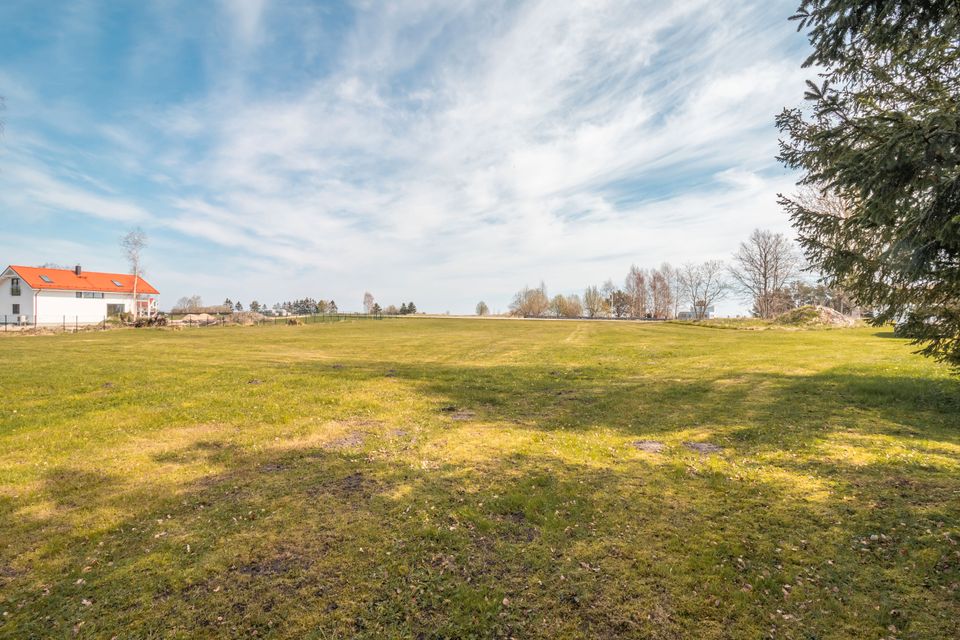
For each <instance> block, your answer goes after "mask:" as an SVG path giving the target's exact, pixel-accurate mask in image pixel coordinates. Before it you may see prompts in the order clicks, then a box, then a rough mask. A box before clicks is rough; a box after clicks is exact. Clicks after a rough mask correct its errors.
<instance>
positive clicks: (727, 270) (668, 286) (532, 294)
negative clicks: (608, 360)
mask: <svg viewBox="0 0 960 640" xmlns="http://www.w3.org/2000/svg"><path fill="white" fill-rule="evenodd" d="M803 268H804V263H803V260H802V258H801V256H800V254H799V252H798V251H797V249H796V247H795V246H794V244H793V242H791V241H790V240H789V239H788V238H787V237H786V236H784V235H783V234H778V233H773V232H771V231H765V230H761V229H757V230H755V231H753V233H751V234H750V237H749V238H748V239H747V240H746V241H744V242H742V243H740V246H739V248H738V249H737V251H736V252H735V253H734V254H733V257H732V260H731V262H730V264H727V263H725V262H724V261H722V260H707V261H705V262H699V263H695V262H688V263H686V264H683V265H681V266H679V267H674V266H672V265H671V264H670V263H666V262H665V263H663V264H662V265H660V266H659V267H655V268H650V269H646V268H642V267H638V266H637V265H631V266H630V269H629V270H628V272H627V275H626V277H625V278H624V280H623V286H622V287H621V286H617V285H616V284H615V283H614V281H613V280H607V281H606V282H604V283H603V284H602V285H600V286H597V285H590V286H588V287H586V289H584V291H583V295H582V297H581V296H580V295H578V294H575V293H574V294H569V295H564V294H557V295H554V296H553V297H552V298H551V297H550V296H549V295H548V293H547V286H546V284H545V283H543V282H541V283H540V286H538V287H535V288H530V287H524V288H523V289H521V290H520V291H518V292H517V293H516V294H515V295H514V297H513V301H512V302H511V303H510V314H511V315H513V316H518V317H523V318H545V317H553V318H583V317H586V318H633V319H645V320H669V319H672V318H677V317H686V318H690V319H694V320H702V319H704V318H705V317H707V315H708V314H709V313H710V312H711V310H712V308H713V306H714V305H715V304H716V303H717V302H719V301H721V300H723V299H724V298H726V297H727V296H728V295H730V294H731V293H732V294H735V295H738V296H739V297H740V298H741V299H743V300H744V301H746V302H749V303H751V305H752V307H751V312H752V314H753V315H754V316H756V317H759V318H773V317H775V316H777V315H779V314H781V313H784V312H786V311H789V310H790V309H793V308H796V307H799V306H803V305H820V306H825V307H830V308H833V309H836V310H837V311H839V312H841V313H850V312H851V311H853V310H854V309H856V308H857V307H858V305H857V303H856V301H855V300H853V299H852V297H851V296H850V295H849V294H848V293H845V292H844V291H843V290H842V289H841V288H840V287H837V286H836V285H833V286H828V285H826V284H823V283H819V282H818V283H811V282H808V281H805V280H804V279H803V278H802V277H801V275H802V272H803ZM488 313H489V308H488V307H487V305H486V303H484V302H480V303H478V304H477V315H480V316H482V315H487V314H488Z"/></svg>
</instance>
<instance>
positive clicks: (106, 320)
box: [0, 313, 392, 333]
mask: <svg viewBox="0 0 960 640" xmlns="http://www.w3.org/2000/svg"><path fill="white" fill-rule="evenodd" d="M385 317H392V316H385V315H383V314H372V313H315V314H301V315H286V316H263V315H260V314H250V313H233V314H229V313H224V314H163V315H160V316H155V317H153V318H141V319H140V320H139V321H137V322H126V321H123V320H122V319H120V318H119V317H116V316H104V317H103V318H101V319H92V318H90V317H89V316H76V315H75V316H66V315H65V316H59V317H49V316H45V317H40V318H38V317H37V316H24V315H0V331H2V332H5V333H8V332H23V331H47V332H49V331H53V332H77V331H106V330H108V329H115V328H119V327H133V326H137V327H188V328H202V327H224V326H280V325H305V324H327V323H335V322H350V321H357V320H383V319H384V318H385Z"/></svg>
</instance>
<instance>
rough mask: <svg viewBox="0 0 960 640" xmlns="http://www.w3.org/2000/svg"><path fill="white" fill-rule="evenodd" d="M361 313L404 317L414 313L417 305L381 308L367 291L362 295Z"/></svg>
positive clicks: (410, 303)
mask: <svg viewBox="0 0 960 640" xmlns="http://www.w3.org/2000/svg"><path fill="white" fill-rule="evenodd" d="M363 311H364V313H372V314H381V313H384V314H386V315H388V316H405V315H409V314H413V313H416V312H417V305H415V304H413V302H403V303H401V304H400V306H399V307H397V305H395V304H388V305H387V307H386V308H382V307H381V306H380V303H378V302H377V301H376V300H374V298H373V294H372V293H370V292H369V291H367V292H366V293H364V294H363Z"/></svg>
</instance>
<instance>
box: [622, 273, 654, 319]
mask: <svg viewBox="0 0 960 640" xmlns="http://www.w3.org/2000/svg"><path fill="white" fill-rule="evenodd" d="M624 284H625V287H624V288H625V290H626V293H627V296H628V298H629V303H630V309H629V311H630V315H631V316H632V317H634V318H645V317H646V315H647V307H648V302H649V299H650V290H649V286H648V281H647V272H646V271H644V270H643V269H640V268H639V267H637V265H635V264H632V265H630V271H629V272H628V273H627V278H626V282H625V283H624Z"/></svg>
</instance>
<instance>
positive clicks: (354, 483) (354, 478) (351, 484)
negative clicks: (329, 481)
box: [338, 471, 366, 493]
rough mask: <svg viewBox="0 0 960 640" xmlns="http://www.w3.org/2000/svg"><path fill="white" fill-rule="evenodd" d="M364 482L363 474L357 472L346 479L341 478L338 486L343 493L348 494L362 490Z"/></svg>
mask: <svg viewBox="0 0 960 640" xmlns="http://www.w3.org/2000/svg"><path fill="white" fill-rule="evenodd" d="M365 482H366V478H364V476H363V474H362V473H360V472H359V471H358V472H356V473H351V474H350V475H348V476H347V477H346V478H343V479H342V480H340V482H339V483H338V485H339V486H340V488H341V489H343V490H344V491H346V492H348V493H353V492H356V491H360V490H361V489H363V485H364V483H365Z"/></svg>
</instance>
